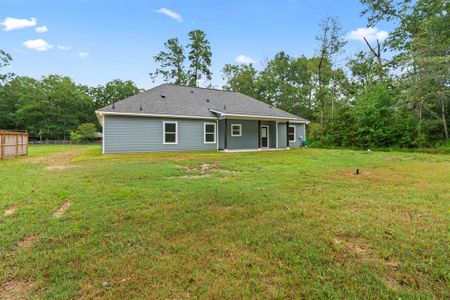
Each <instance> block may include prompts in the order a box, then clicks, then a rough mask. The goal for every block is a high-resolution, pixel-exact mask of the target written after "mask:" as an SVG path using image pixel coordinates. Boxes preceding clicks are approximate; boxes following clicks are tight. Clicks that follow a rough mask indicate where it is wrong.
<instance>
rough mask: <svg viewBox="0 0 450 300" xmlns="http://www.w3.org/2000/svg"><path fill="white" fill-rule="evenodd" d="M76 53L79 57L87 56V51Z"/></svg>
mask: <svg viewBox="0 0 450 300" xmlns="http://www.w3.org/2000/svg"><path fill="white" fill-rule="evenodd" d="M78 55H79V56H80V57H81V58H86V57H88V56H89V53H87V52H83V51H82V52H78Z"/></svg>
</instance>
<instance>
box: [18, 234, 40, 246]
mask: <svg viewBox="0 0 450 300" xmlns="http://www.w3.org/2000/svg"><path fill="white" fill-rule="evenodd" d="M38 237H39V236H38V235H37V234H34V235H33V234H32V235H29V236H27V237H25V238H24V239H22V240H21V241H19V243H18V246H19V247H20V248H22V249H29V248H31V246H33V244H34V242H35V241H36V240H37V239H38Z"/></svg>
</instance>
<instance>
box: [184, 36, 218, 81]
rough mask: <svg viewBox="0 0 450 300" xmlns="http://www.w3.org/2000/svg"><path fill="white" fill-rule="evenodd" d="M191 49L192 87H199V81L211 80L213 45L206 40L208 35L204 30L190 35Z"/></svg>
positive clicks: (189, 73)
mask: <svg viewBox="0 0 450 300" xmlns="http://www.w3.org/2000/svg"><path fill="white" fill-rule="evenodd" d="M188 36H189V44H188V46H187V48H188V49H189V54H188V59H189V72H188V76H189V80H188V84H189V85H190V86H198V82H199V80H201V79H203V78H205V79H207V80H211V78H212V73H211V71H210V67H211V57H212V52H211V45H210V44H209V41H208V40H207V39H206V33H205V32H203V31H202V30H198V29H197V30H193V31H190V32H189V33H188Z"/></svg>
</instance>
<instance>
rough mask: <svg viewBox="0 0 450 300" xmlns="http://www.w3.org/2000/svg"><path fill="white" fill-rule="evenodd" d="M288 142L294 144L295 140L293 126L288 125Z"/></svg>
mask: <svg viewBox="0 0 450 300" xmlns="http://www.w3.org/2000/svg"><path fill="white" fill-rule="evenodd" d="M289 142H296V140H295V125H289Z"/></svg>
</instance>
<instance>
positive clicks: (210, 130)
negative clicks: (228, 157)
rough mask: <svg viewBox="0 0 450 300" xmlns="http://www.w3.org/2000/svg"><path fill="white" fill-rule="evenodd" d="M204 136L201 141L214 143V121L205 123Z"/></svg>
mask: <svg viewBox="0 0 450 300" xmlns="http://www.w3.org/2000/svg"><path fill="white" fill-rule="evenodd" d="M204 126H205V136H204V139H203V142H204V143H205V144H215V143H216V123H205V125H204Z"/></svg>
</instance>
